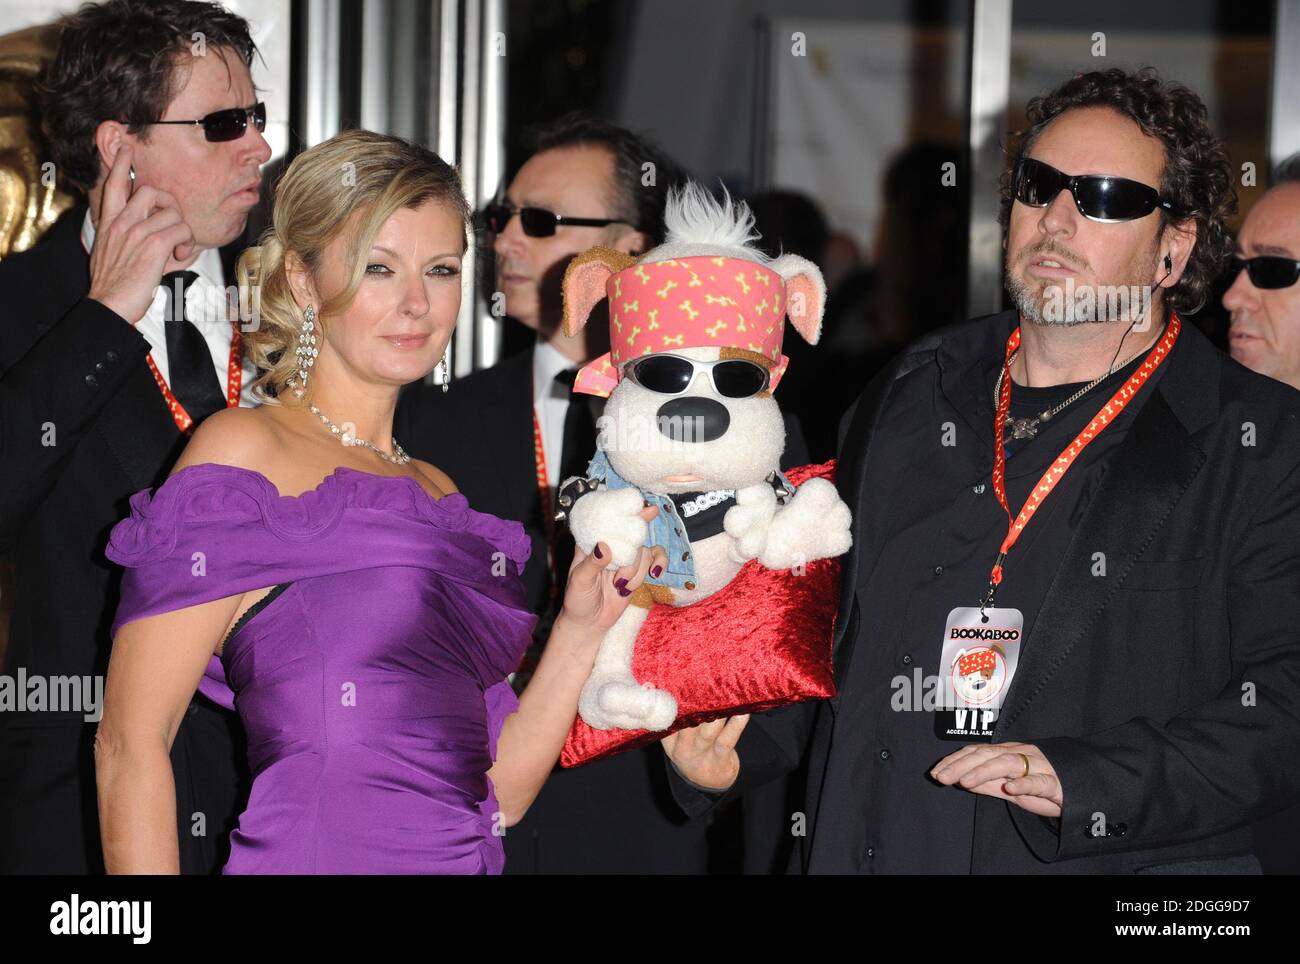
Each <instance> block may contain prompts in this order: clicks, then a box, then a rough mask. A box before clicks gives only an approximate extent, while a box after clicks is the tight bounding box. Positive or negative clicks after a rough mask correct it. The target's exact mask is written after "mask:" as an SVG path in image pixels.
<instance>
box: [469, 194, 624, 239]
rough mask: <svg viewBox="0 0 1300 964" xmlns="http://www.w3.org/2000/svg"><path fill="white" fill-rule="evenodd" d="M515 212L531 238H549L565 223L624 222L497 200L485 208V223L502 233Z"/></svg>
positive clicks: (596, 225)
mask: <svg viewBox="0 0 1300 964" xmlns="http://www.w3.org/2000/svg"><path fill="white" fill-rule="evenodd" d="M515 214H518V215H519V225H520V227H522V228H523V229H524V234H526V235H528V236H529V237H530V238H549V237H550V236H551V235H553V234H555V229H556V228H557V227H559V226H560V225H565V224H570V225H573V226H574V227H580V228H603V227H606V226H608V225H610V224H621V223H623V222H621V221H619V219H618V218H573V217H569V216H568V215H564V214H556V213H555V212H554V211H548V210H546V208H534V207H524V208H517V207H515V206H514V205H513V204H503V203H500V202H496V203H493V204H489V205H488V206H487V207H485V208H484V209H483V215H482V217H483V224H484V226H485V227H486V228H487V229H488V230H489V231H491V232H492V233H493V234H501V233H502V232H503V231H505V229H506V225H507V224H509V223H510V219H511V218H512V217H514V216H515Z"/></svg>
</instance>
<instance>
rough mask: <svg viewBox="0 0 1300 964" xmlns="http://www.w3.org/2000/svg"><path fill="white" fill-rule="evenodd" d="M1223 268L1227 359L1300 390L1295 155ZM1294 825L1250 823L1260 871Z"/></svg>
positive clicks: (1284, 868) (1290, 840)
mask: <svg viewBox="0 0 1300 964" xmlns="http://www.w3.org/2000/svg"><path fill="white" fill-rule="evenodd" d="M1228 270H1229V273H1230V276H1231V277H1232V279H1233V280H1232V285H1231V287H1229V288H1228V290H1227V291H1226V292H1225V293H1224V295H1223V306H1224V307H1225V308H1227V309H1228V311H1229V312H1231V313H1232V327H1231V329H1230V330H1229V333H1228V343H1229V348H1230V349H1231V351H1232V357H1233V358H1235V359H1236V360H1237V361H1239V362H1241V363H1242V364H1243V365H1245V366H1246V367H1247V368H1250V369H1252V370H1253V371H1257V372H1259V373H1260V374H1261V375H1267V376H1268V377H1269V378H1275V379H1277V380H1278V381H1280V382H1286V383H1287V384H1288V385H1290V386H1291V387H1293V388H1300V283H1297V281H1300V155H1296V156H1294V157H1291V158H1289V159H1288V160H1287V161H1285V162H1284V163H1282V164H1281V165H1279V166H1278V169H1277V171H1276V172H1275V173H1274V175H1273V186H1272V187H1271V188H1270V189H1269V190H1268V191H1266V192H1265V193H1264V196H1263V197H1261V198H1260V199H1259V200H1258V201H1256V202H1255V204H1254V206H1253V207H1251V209H1250V212H1249V213H1248V214H1247V215H1246V219H1245V221H1243V222H1242V225H1241V231H1240V232H1238V234H1237V252H1236V255H1235V257H1233V259H1232V260H1231V261H1230V262H1229V268H1228ZM1234 273H1235V274H1234ZM1297 827H1300V807H1292V808H1291V809H1290V810H1284V811H1282V812H1281V813H1277V814H1274V815H1273V816H1271V817H1268V818H1266V819H1265V820H1262V821H1261V822H1260V823H1258V824H1256V826H1255V841H1256V852H1257V853H1258V854H1259V858H1260V862H1261V863H1263V865H1264V871H1265V873H1279V874H1295V873H1300V845H1298V844H1297V831H1296V828H1297Z"/></svg>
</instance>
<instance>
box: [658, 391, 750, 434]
mask: <svg viewBox="0 0 1300 964" xmlns="http://www.w3.org/2000/svg"><path fill="white" fill-rule="evenodd" d="M655 421H656V422H657V423H658V425H659V431H660V432H662V433H663V434H664V435H667V436H668V437H669V438H670V439H672V440H673V441H674V442H712V441H713V440H714V439H715V438H721V437H722V435H723V433H725V432H726V431H727V426H728V425H730V424H731V413H730V412H728V411H727V406H725V405H723V404H722V403H721V402H719V401H715V400H714V399H712V398H703V397H701V396H699V395H691V396H688V397H686V398H674V399H673V400H672V401H671V402H664V404H662V405H660V406H659V411H658V413H657V414H656V419H655Z"/></svg>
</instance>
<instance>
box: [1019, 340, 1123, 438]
mask: <svg viewBox="0 0 1300 964" xmlns="http://www.w3.org/2000/svg"><path fill="white" fill-rule="evenodd" d="M1145 351H1147V349H1145V348H1143V349H1142V350H1141V351H1138V352H1136V353H1135V354H1133V355H1130V356H1129V357H1128V358H1127V359H1126V360H1124V361H1122V362H1120V363H1119V364H1118V365H1111V367H1110V371H1108V372H1106V373H1105V374H1104V375H1098V376H1097V377H1096V378H1094V379H1093V380H1092V381H1090V382H1089V383H1088V384H1087V385H1084V386H1083V388H1081V389H1079V390H1078V391H1077V392H1075V393H1074V394H1073V395H1071V396H1070V397H1069V398H1067V399H1066V400H1065V401H1063V402H1061V403H1060V404H1059V405H1054V406H1052V407H1051V408H1048V409H1044V410H1043V411H1041V412H1039V413H1038V414H1037V415H1030V416H1029V417H1027V418H1016V417H1015V416H1014V415H1012V414H1011V413H1010V412H1007V423H1006V425H1005V426H1004V428H1003V432H1004V433H1005V434H1006V437H1007V438H1009V439H1014V440H1023V439H1031V438H1033V437H1034V436H1035V435H1037V434H1038V430H1039V429H1040V428H1042V427H1043V425H1044V424H1045V423H1047V422H1050V421H1051V420H1052V419H1053V418H1055V417H1056V416H1057V415H1059V414H1060V413H1061V411H1062V410H1063V409H1065V408H1067V407H1068V406H1070V405H1072V404H1074V403H1075V402H1077V401H1078V400H1079V399H1081V398H1083V396H1084V395H1087V394H1088V393H1089V392H1090V391H1092V390H1093V389H1094V388H1096V387H1097V386H1098V385H1100V384H1101V383H1102V382H1104V381H1105V380H1106V379H1108V378H1110V376H1111V375H1113V374H1115V373H1116V372H1117V371H1119V370H1120V369H1121V368H1124V367H1126V366H1127V365H1128V364H1129V363H1131V362H1132V361H1134V360H1135V359H1136V358H1137V357H1138V356H1139V355H1141V354H1143V352H1145ZM1019 354H1020V349H1019V348H1017V349H1016V350H1015V351H1013V352H1012V353H1011V357H1010V358H1008V359H1007V363H1006V364H1005V365H1004V366H1002V370H1001V371H999V372H998V380H997V383H996V384H995V385H994V386H993V408H994V409H995V410H996V409H997V407H998V402H999V400H1000V399H1001V397H1002V379H1003V377H1004V376H1005V375H1006V373H1007V372H1008V371H1010V370H1011V364H1012V362H1014V361H1015V360H1016V356H1017V355H1019Z"/></svg>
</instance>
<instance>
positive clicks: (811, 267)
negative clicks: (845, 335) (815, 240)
mask: <svg viewBox="0 0 1300 964" xmlns="http://www.w3.org/2000/svg"><path fill="white" fill-rule="evenodd" d="M769 267H771V269H772V270H773V271H775V272H776V273H777V274H779V275H780V276H781V277H782V278H784V279H785V307H786V315H787V316H788V317H789V319H790V324H792V325H794V330H795V331H797V332H799V334H800V335H802V336H803V340H804V341H806V342H808V344H810V345H815V344H817V341H818V339H819V338H821V335H822V315H824V314H825V313H826V282H825V281H824V280H823V279H822V273H821V269H820V268H818V267H817V265H815V264H813V263H812V262H811V261H809V260H808V259H807V258H801V257H799V255H797V254H783V255H781V257H779V258H777V259H776V260H775V261H773V262H772V263H771V265H769Z"/></svg>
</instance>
